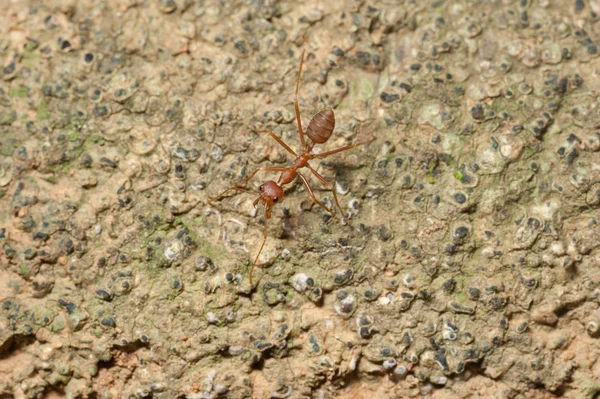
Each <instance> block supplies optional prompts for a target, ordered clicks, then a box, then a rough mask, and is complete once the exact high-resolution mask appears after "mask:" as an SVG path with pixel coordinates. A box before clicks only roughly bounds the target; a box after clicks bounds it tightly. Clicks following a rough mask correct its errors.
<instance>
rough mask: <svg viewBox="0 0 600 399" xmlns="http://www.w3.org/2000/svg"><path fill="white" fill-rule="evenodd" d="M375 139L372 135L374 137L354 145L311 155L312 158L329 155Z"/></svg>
mask: <svg viewBox="0 0 600 399" xmlns="http://www.w3.org/2000/svg"><path fill="white" fill-rule="evenodd" d="M373 140H375V137H372V138H370V139H369V140H366V141H361V142H360V143H356V144H352V145H347V146H345V147H340V148H338V149H336V150H331V151H326V152H320V153H318V154H312V155H311V156H310V159H315V158H324V157H326V156H328V155H332V154H337V153H338V152H342V151H347V150H351V149H353V148H356V147H358V146H361V145H364V144H369V143H370V142H372V141H373Z"/></svg>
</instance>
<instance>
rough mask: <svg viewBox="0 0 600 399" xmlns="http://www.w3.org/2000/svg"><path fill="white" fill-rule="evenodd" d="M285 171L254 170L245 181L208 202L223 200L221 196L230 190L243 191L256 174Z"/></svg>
mask: <svg viewBox="0 0 600 399" xmlns="http://www.w3.org/2000/svg"><path fill="white" fill-rule="evenodd" d="M285 170H287V169H286V168H258V169H256V170H254V172H252V173H250V176H248V177H247V178H246V179H245V180H243V181H242V182H240V183H237V184H234V185H233V186H231V187H229V188H228V189H227V190H225V191H223V192H222V193H221V194H219V195H217V196H216V197H214V198H209V201H210V202H213V201H219V200H220V199H221V198H223V196H225V194H227V193H228V192H229V191H231V190H238V191H244V190H245V189H244V186H245V185H246V183H248V182H249V181H250V180H252V178H253V177H254V176H255V175H256V174H257V173H258V172H283V171H285Z"/></svg>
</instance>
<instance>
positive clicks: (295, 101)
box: [294, 50, 306, 151]
mask: <svg viewBox="0 0 600 399" xmlns="http://www.w3.org/2000/svg"><path fill="white" fill-rule="evenodd" d="M305 51H306V50H302V57H301V58H300V69H299V70H298V80H297V81H296V96H295V97H294V108H296V122H297V123H298V133H300V142H301V143H302V151H304V149H305V148H306V142H305V141H304V133H302V120H301V119H300V107H299V106H298V88H299V87H300V75H302V64H303V63H304V52H305Z"/></svg>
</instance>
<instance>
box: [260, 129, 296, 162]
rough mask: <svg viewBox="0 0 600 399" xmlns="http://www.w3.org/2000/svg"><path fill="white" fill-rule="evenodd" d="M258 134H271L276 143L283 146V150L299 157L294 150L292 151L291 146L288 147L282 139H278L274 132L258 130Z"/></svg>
mask: <svg viewBox="0 0 600 399" xmlns="http://www.w3.org/2000/svg"><path fill="white" fill-rule="evenodd" d="M257 132H259V133H269V134H270V135H271V137H273V138H274V139H275V141H277V142H278V143H279V144H281V146H282V147H283V148H285V149H286V150H287V151H288V152H289V153H290V154H292V155H293V156H295V157H297V156H298V154H296V153H295V152H294V150H292V149H291V148H290V146H288V145H287V144H286V143H285V142H284V141H283V140H282V139H280V138H279V137H277V135H276V134H275V133H273V132H272V131H270V130H263V129H260V130H257Z"/></svg>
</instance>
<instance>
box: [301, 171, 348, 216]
mask: <svg viewBox="0 0 600 399" xmlns="http://www.w3.org/2000/svg"><path fill="white" fill-rule="evenodd" d="M296 173H297V172H296ZM298 177H299V178H300V180H302V183H304V186H305V187H306V189H307V190H308V193H309V194H310V196H311V198H312V200H313V201H315V202H316V203H317V204H319V205H320V206H321V208H323V209H325V210H326V211H327V212H329V213H331V215H332V216H333V217H334V219H336V220H337V218H338V217H337V215H336V214H335V213H333V212H332V211H331V209H329V208H327V207H326V206H325V204H323V203H322V202H321V201H319V200H318V199H317V197H316V196H315V193H314V192H313V190H312V188H310V185H309V184H308V180H306V177H304V176H302V175H301V174H300V173H298Z"/></svg>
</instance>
